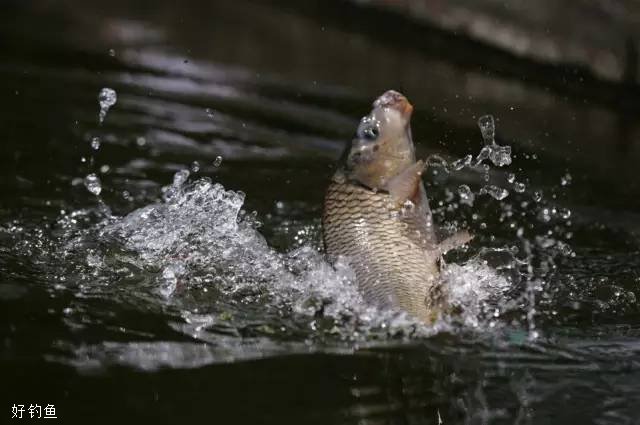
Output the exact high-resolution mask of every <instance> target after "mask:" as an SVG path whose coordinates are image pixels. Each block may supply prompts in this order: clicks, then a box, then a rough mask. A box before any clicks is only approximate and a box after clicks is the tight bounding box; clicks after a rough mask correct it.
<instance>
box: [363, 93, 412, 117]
mask: <svg viewBox="0 0 640 425" xmlns="http://www.w3.org/2000/svg"><path fill="white" fill-rule="evenodd" d="M373 107H374V108H391V109H395V110H396V111H398V112H400V114H402V116H403V117H404V118H406V119H409V117H411V113H412V112H413V105H412V104H411V103H410V102H409V100H407V98H406V97H405V96H404V95H403V94H402V93H400V92H397V91H395V90H387V91H386V92H384V93H383V94H382V95H381V96H380V97H378V98H377V99H376V100H375V101H374V102H373Z"/></svg>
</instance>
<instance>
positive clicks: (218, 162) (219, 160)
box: [213, 155, 222, 167]
mask: <svg viewBox="0 0 640 425" xmlns="http://www.w3.org/2000/svg"><path fill="white" fill-rule="evenodd" d="M220 165H222V157H221V156H220V155H218V156H216V159H215V160H214V161H213V166H214V167H219V166H220Z"/></svg>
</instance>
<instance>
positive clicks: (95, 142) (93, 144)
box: [91, 136, 100, 151]
mask: <svg viewBox="0 0 640 425" xmlns="http://www.w3.org/2000/svg"><path fill="white" fill-rule="evenodd" d="M91 149H93V150H94V151H97V150H98V149H100V138H99V137H97V136H96V137H93V138H91Z"/></svg>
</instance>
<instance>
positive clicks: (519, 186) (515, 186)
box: [513, 182, 526, 193]
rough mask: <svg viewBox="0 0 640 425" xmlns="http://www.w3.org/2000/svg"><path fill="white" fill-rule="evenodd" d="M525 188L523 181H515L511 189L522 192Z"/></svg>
mask: <svg viewBox="0 0 640 425" xmlns="http://www.w3.org/2000/svg"><path fill="white" fill-rule="evenodd" d="M525 189H526V186H525V185H524V183H520V182H515V183H514V184H513V190H515V191H516V192H518V193H522V192H524V190H525Z"/></svg>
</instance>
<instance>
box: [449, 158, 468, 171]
mask: <svg viewBox="0 0 640 425" xmlns="http://www.w3.org/2000/svg"><path fill="white" fill-rule="evenodd" d="M472 160H473V156H472V155H467V156H465V157H464V158H460V159H458V160H456V161H453V162H452V163H451V169H452V170H454V171H460V170H462V169H463V168H464V167H466V166H468V165H470V164H471V161H472Z"/></svg>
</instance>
